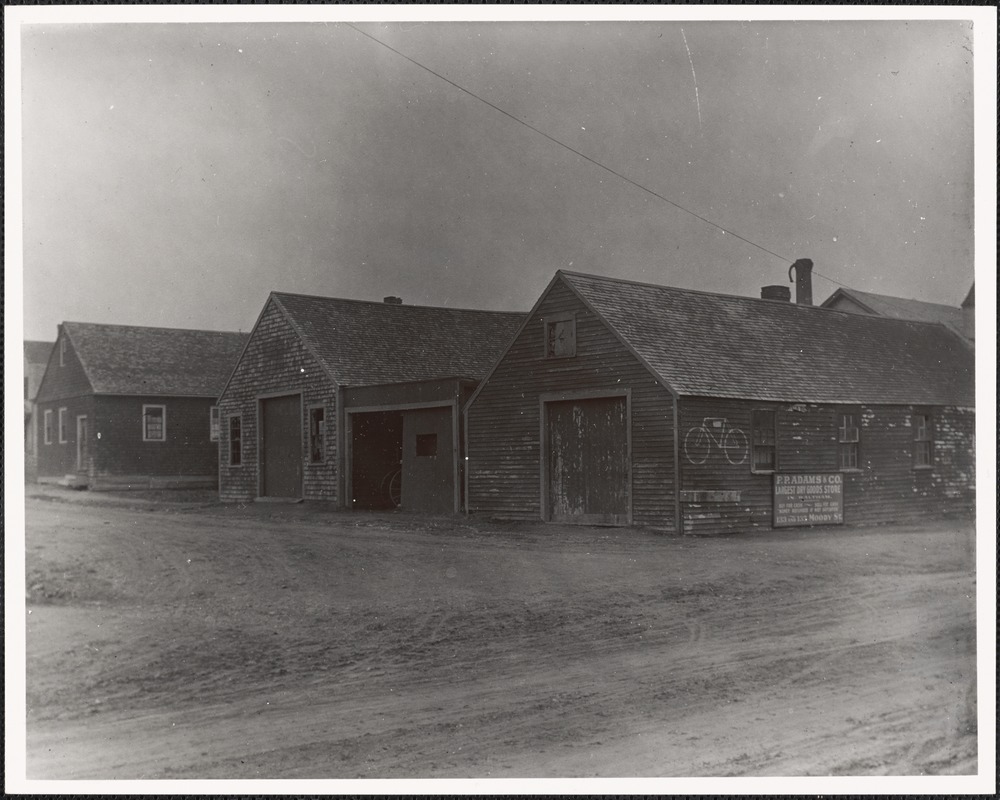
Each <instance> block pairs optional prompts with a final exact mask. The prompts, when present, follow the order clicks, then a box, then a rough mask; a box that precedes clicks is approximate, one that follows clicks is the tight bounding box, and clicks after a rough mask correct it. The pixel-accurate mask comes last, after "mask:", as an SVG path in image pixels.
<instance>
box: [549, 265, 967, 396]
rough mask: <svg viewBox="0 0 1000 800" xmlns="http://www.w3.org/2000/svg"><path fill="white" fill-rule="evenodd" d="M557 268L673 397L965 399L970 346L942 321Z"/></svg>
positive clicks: (569, 284)
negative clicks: (767, 298) (760, 298)
mask: <svg viewBox="0 0 1000 800" xmlns="http://www.w3.org/2000/svg"><path fill="white" fill-rule="evenodd" d="M557 276H560V277H561V278H562V280H563V281H565V283H566V284H567V285H568V286H569V287H570V288H571V289H572V290H573V291H575V292H576V294H577V295H578V296H579V297H580V298H581V299H582V300H583V301H584V302H585V303H586V304H587V305H589V306H590V308H591V309H593V310H594V311H595V312H596V313H597V314H598V315H600V316H601V317H602V318H603V319H604V320H605V322H606V323H607V324H608V325H609V326H610V327H611V329H612V330H613V331H614V332H616V333H617V335H618V336H619V337H620V338H621V340H622V341H623V342H624V344H625V345H626V346H627V347H629V348H630V349H631V350H632V351H633V352H634V353H635V354H636V355H637V356H638V357H639V358H640V359H641V360H642V361H643V362H645V364H646V366H647V367H648V368H649V369H650V370H651V371H652V372H653V373H654V374H655V375H657V376H659V378H660V379H661V380H662V381H663V382H664V383H665V384H666V385H667V386H668V387H669V388H670V389H672V390H673V391H674V392H676V393H677V394H681V395H702V396H710V397H732V398H746V399H756V400H776V401H785V402H828V403H861V402H864V403H879V404H900V405H910V404H927V405H958V406H967V407H971V406H973V405H975V391H974V371H975V359H974V356H973V352H972V349H971V348H970V347H969V346H968V345H967V344H966V343H965V342H964V341H963V340H962V339H961V338H960V337H958V336H957V335H956V334H955V333H954V332H952V331H951V330H949V329H948V328H946V327H945V326H943V325H940V324H928V323H920V322H912V321H905V320H897V319H891V318H886V317H876V316H866V315H862V314H851V313H847V312H843V311H834V310H832V309H824V308H817V307H814V306H801V305H796V304H794V303H789V302H784V301H780V300H758V299H755V298H747V297H734V296H730V295H720V294H711V293H707V292H698V291H690V290H683V289H674V288H671V287H667V286H657V285H653V284H643V283H634V282H631V281H624V280H617V279H611V278H603V277H599V276H596V275H583V274H579V273H570V272H562V271H560V272H559V273H557Z"/></svg>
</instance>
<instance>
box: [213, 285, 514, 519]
mask: <svg viewBox="0 0 1000 800" xmlns="http://www.w3.org/2000/svg"><path fill="white" fill-rule="evenodd" d="M523 318H524V315H523V314H508V313H502V312H493V311H467V310H459V309H448V308H430V307H425V306H411V305H403V304H402V302H401V301H400V300H399V298H386V300H385V301H384V302H381V303H379V302H369V301H361V300H342V299H338V298H331V297H312V296H305V295H298V294H287V293H283V292H281V293H279V292H274V293H272V294H271V295H270V297H269V298H268V300H267V302H266V303H265V305H264V308H263V310H262V311H261V313H260V316H259V318H258V319H257V323H256V325H255V326H254V329H253V332H252V334H251V337H250V341H249V343H248V344H247V347H246V349H245V351H244V352H243V354H242V356H241V357H240V359H239V362H238V363H237V364H236V367H235V369H234V370H233V373H232V375H231V376H230V378H229V381H228V383H227V384H226V386H225V388H224V390H223V392H222V393H221V396H220V398H219V409H220V415H221V420H222V447H221V449H220V452H219V476H220V477H219V487H220V497H221V499H222V500H223V501H226V502H245V501H250V500H257V499H264V500H268V499H270V500H300V499H311V500H325V501H329V502H332V503H334V504H336V507H338V508H342V509H379V508H393V507H401V508H403V509H405V510H408V511H421V512H436V513H454V512H457V511H460V510H461V509H462V508H463V507H464V505H463V498H462V487H463V481H462V474H463V469H464V464H463V460H462V455H463V453H462V449H461V443H462V432H461V424H462V417H461V413H460V411H461V408H462V406H463V405H464V404H465V401H466V400H467V399H468V397H469V396H470V395H471V394H472V391H473V390H474V389H475V387H476V385H478V381H479V380H480V379H481V378H482V376H483V375H484V374H485V373H486V371H487V370H488V369H489V367H490V365H491V364H492V363H493V361H494V360H495V359H496V357H497V356H498V355H499V354H500V352H501V351H502V350H503V348H504V346H505V345H506V344H507V342H508V341H509V340H510V338H511V336H512V335H513V334H514V331H515V330H517V327H518V325H519V324H520V323H521V321H522V320H523Z"/></svg>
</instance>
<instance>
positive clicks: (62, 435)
mask: <svg viewBox="0 0 1000 800" xmlns="http://www.w3.org/2000/svg"><path fill="white" fill-rule="evenodd" d="M68 420H69V414H68V411H67V409H65V408H60V409H59V444H66V442H68V441H69V421H68Z"/></svg>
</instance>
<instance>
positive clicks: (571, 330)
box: [545, 314, 576, 358]
mask: <svg viewBox="0 0 1000 800" xmlns="http://www.w3.org/2000/svg"><path fill="white" fill-rule="evenodd" d="M575 355H576V317H575V316H574V315H573V314H555V315H553V316H551V317H546V318H545V357H546V358H571V357H572V356H575Z"/></svg>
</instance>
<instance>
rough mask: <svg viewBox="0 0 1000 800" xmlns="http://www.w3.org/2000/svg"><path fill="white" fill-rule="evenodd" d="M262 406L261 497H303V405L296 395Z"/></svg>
mask: <svg viewBox="0 0 1000 800" xmlns="http://www.w3.org/2000/svg"><path fill="white" fill-rule="evenodd" d="M260 405H261V409H260V411H261V413H260V424H261V434H260V441H261V486H260V494H261V497H294V498H299V497H302V402H301V400H300V398H299V396H298V395H297V394H295V395H289V396H287V397H271V398H268V399H267V400H262V401H261V404H260Z"/></svg>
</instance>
